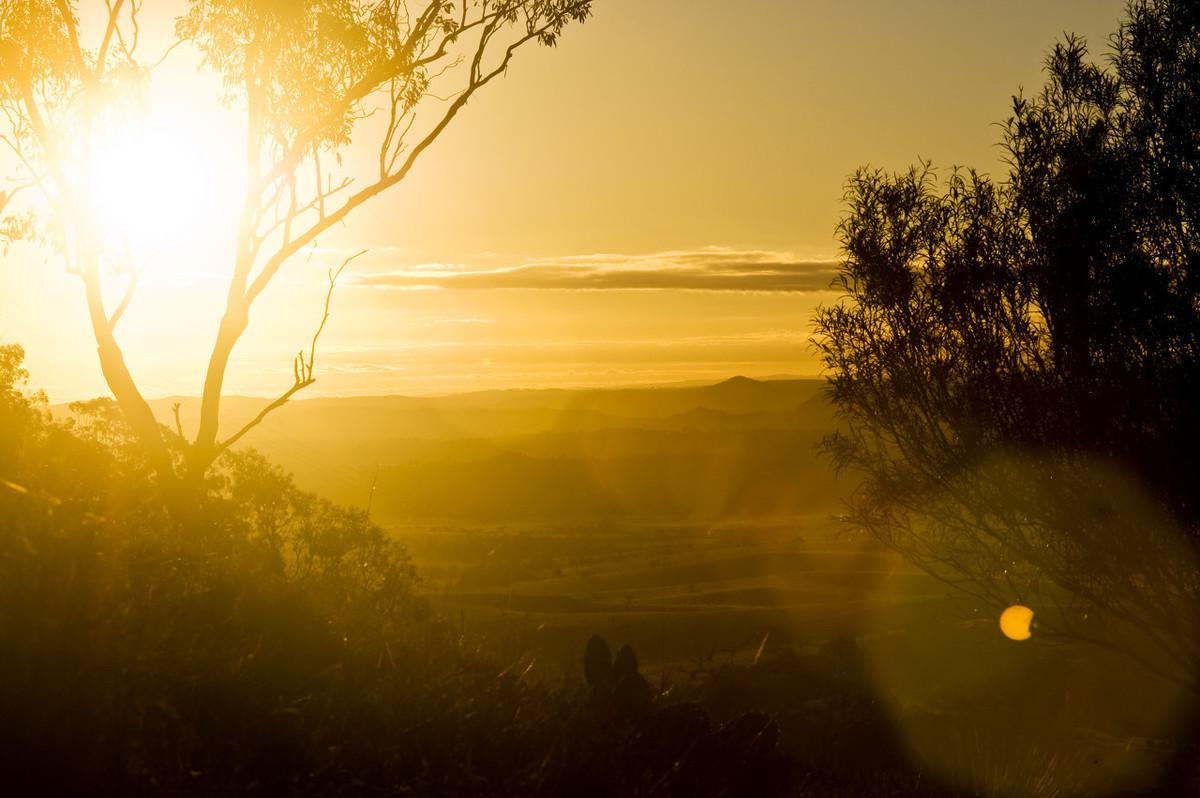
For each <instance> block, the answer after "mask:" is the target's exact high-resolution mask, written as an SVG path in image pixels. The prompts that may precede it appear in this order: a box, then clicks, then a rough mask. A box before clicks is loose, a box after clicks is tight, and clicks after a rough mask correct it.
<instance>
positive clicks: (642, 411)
mask: <svg viewBox="0 0 1200 798" xmlns="http://www.w3.org/2000/svg"><path fill="white" fill-rule="evenodd" d="M823 386H824V383H823V382H822V381H820V380H813V379H781V380H753V379H749V378H746V377H734V378H732V379H729V380H726V381H724V382H720V383H717V384H715V385H706V386H696V387H652V388H621V389H611V390H600V389H591V390H558V389H553V390H507V391H484V392H478V393H467V394H455V395H450V396H441V397H407V396H372V397H345V398H317V399H298V400H295V401H293V402H291V403H289V404H288V405H286V406H285V407H283V408H282V409H280V410H279V411H277V412H276V413H274V414H272V415H271V416H270V417H268V419H267V420H266V421H265V422H264V423H263V424H262V425H261V426H260V427H258V428H257V429H256V430H255V431H254V432H252V433H251V434H250V435H249V436H247V438H246V439H245V441H246V445H248V446H253V447H254V448H256V449H258V450H259V451H261V452H263V453H264V454H265V455H267V456H268V457H270V458H271V459H272V460H273V461H275V462H276V463H278V464H279V465H281V466H282V467H284V468H285V469H287V470H289V471H291V472H292V473H293V474H294V475H295V477H296V480H297V482H298V483H299V484H301V485H302V486H304V487H306V488H309V489H312V490H315V491H317V492H318V493H321V494H323V495H325V496H328V497H329V498H331V499H334V500H337V501H341V502H347V503H352V504H357V505H365V504H366V503H367V501H368V497H369V496H370V494H371V488H372V484H374V485H375V494H374V498H373V500H372V512H373V514H374V516H375V517H376V519H377V520H379V521H381V522H383V523H388V524H396V523H406V522H428V521H433V520H447V521H460V522H461V521H471V522H478V523H514V522H533V523H537V522H554V523H557V522H564V521H572V520H584V519H586V520H590V521H595V520H611V521H621V520H634V519H636V520H662V521H695V522H709V521H716V520H720V519H727V518H745V517H766V516H770V517H776V516H781V515H798V514H808V513H811V512H814V511H821V510H832V509H835V508H836V507H837V505H838V502H839V499H840V497H841V496H843V495H844V494H845V493H846V492H847V490H848V488H849V486H848V485H845V484H842V483H841V482H840V481H837V480H835V479H834V476H833V474H832V473H831V470H830V467H829V463H828V462H827V461H825V460H824V458H820V457H818V456H817V453H816V446H817V444H818V443H819V442H820V440H821V438H822V437H823V436H824V435H826V434H828V433H829V432H831V431H832V430H833V429H834V427H835V416H834V413H833V409H832V407H831V406H830V404H829V402H828V401H827V399H826V397H825V395H824V392H823ZM175 401H178V402H180V403H181V408H180V417H181V419H182V422H183V424H184V427H185V430H194V428H195V424H196V420H197V408H198V401H197V400H196V399H188V398H180V399H170V398H168V399H161V400H156V401H154V402H152V405H153V407H154V410H155V412H156V414H157V415H158V417H159V418H160V419H161V420H162V421H163V423H171V424H173V423H174V422H173V416H172V410H171V408H172V405H173V404H174V402H175ZM263 404H264V400H262V399H251V398H246V397H229V398H227V399H225V400H224V403H223V418H222V424H223V429H224V430H226V431H227V432H228V431H231V430H233V429H236V428H237V427H238V426H239V425H240V424H242V423H245V421H246V420H248V419H250V418H252V417H253V416H254V414H255V413H257V412H258V410H259V409H260V408H261V407H262V405H263Z"/></svg>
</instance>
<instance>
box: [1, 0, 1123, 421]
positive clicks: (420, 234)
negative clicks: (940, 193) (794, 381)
mask: <svg viewBox="0 0 1200 798" xmlns="http://www.w3.org/2000/svg"><path fill="white" fill-rule="evenodd" d="M148 5H153V6H154V8H153V9H152V11H153V12H154V13H155V14H161V15H163V16H161V17H160V18H158V19H157V20H151V21H150V22H149V23H148V24H147V29H148V30H149V31H150V32H151V33H152V32H153V31H154V30H156V29H158V30H164V29H166V26H167V25H168V24H169V17H170V15H171V11H172V6H173V5H175V4H172V3H168V2H165V1H164V2H157V1H156V3H154V4H148ZM1122 6H1123V2H1122V0H1055V1H1054V2H1046V1H1045V0H1042V1H1041V2H1037V1H1035V0H1012V1H1011V2H1005V3H987V2H971V1H968V0H906V1H905V2H893V1H892V0H836V1H834V0H737V2H732V1H731V0H721V1H720V2H718V0H596V5H595V14H594V17H593V19H592V20H591V21H589V22H588V23H587V24H586V25H584V26H582V27H574V28H570V29H568V30H567V32H566V34H565V36H564V37H563V40H562V41H561V42H560V45H559V46H558V47H557V48H555V49H553V50H545V49H540V50H536V51H523V52H522V53H520V54H519V56H518V58H517V59H516V61H515V62H514V65H513V66H512V67H511V68H510V70H509V73H508V75H507V77H506V78H505V79H504V80H502V81H500V82H498V83H496V84H493V85H491V86H489V87H487V89H486V90H485V91H484V92H483V93H481V94H480V95H479V96H478V97H476V98H475V99H473V100H472V102H471V103H470V105H469V106H468V107H467V109H466V110H465V111H464V112H463V113H462V114H461V115H460V116H459V117H458V119H457V120H456V121H455V123H454V125H453V126H452V127H451V128H450V129H449V130H448V131H447V133H446V134H445V135H444V136H443V137H442V138H441V139H440V140H439V141H438V142H437V143H436V144H435V145H434V147H433V149H432V150H431V151H430V152H429V153H428V154H427V156H426V158H425V160H424V161H422V162H421V163H420V164H419V165H418V166H417V168H416V169H415V170H414V172H413V173H412V175H411V176H410V178H409V179H408V180H407V181H406V182H405V183H404V184H403V185H401V186H400V187H398V188H396V189H393V190H392V191H391V192H389V193H387V194H385V195H384V196H383V197H382V198H380V199H377V200H375V201H374V204H373V205H369V206H368V207H366V208H364V209H362V210H361V211H360V212H359V213H358V215H357V216H354V217H352V220H351V221H350V222H349V223H348V224H347V225H346V226H345V227H344V228H343V229H341V230H339V231H338V232H337V234H336V235H335V236H330V237H328V238H326V239H322V240H321V241H320V242H319V243H320V249H319V250H317V251H316V252H315V253H313V255H312V256H311V257H308V256H304V257H298V258H296V259H294V260H293V261H292V262H291V263H290V264H289V265H288V266H287V267H286V269H285V271H284V273H283V274H282V275H281V278H280V279H279V280H278V281H277V282H276V283H275V284H274V285H272V287H271V289H270V291H269V292H268V294H267V295H266V296H265V297H264V300H263V301H262V302H261V304H260V305H259V306H257V307H256V309H255V312H254V316H253V319H252V324H251V330H250V332H249V333H248V334H247V336H246V337H245V338H244V339H243V341H242V342H241V344H240V345H239V348H238V350H237V352H236V353H235V358H234V362H233V364H232V366H231V370H230V374H229V379H228V382H227V384H228V386H229V392H231V393H243V394H273V393H277V392H278V391H279V390H281V389H282V388H285V387H287V385H289V384H290V382H291V356H292V353H294V352H295V351H296V349H298V348H299V347H300V346H301V345H302V344H304V342H305V340H306V339H307V338H308V337H310V336H311V333H312V329H313V327H314V326H315V323H316V321H318V320H319V316H320V300H321V298H322V296H323V290H324V286H323V282H322V281H323V279H324V271H325V269H326V268H327V267H328V266H329V265H330V264H331V263H336V262H337V261H338V260H340V258H341V257H343V256H344V255H345V254H347V253H349V252H351V251H355V250H357V249H360V248H367V249H368V250H369V252H368V254H367V255H365V256H364V257H362V258H360V259H359V260H356V261H355V262H354V264H353V266H352V269H351V272H350V273H348V274H347V276H346V278H345V279H344V281H343V283H342V284H341V286H340V287H339V289H338V292H337V294H336V295H335V299H334V310H333V314H334V315H333V317H332V320H331V322H330V325H329V327H328V328H327V331H326V334H325V337H324V338H323V344H322V346H321V348H320V351H319V354H318V366H317V376H318V382H317V384H316V385H315V386H313V388H312V389H311V393H313V394H322V393H323V394H383V393H433V392H448V391H459V390H474V389H479V388H494V387H527V386H533V387H543V386H568V385H617V384H622V385H623V384H633V383H646V382H671V381H685V380H688V381H690V380H714V381H715V380H719V379H723V378H725V377H728V376H732V375H734V374H746V375H750V376H769V375H777V374H800V375H811V374H815V373H816V364H815V362H814V360H813V357H812V353H811V352H810V350H809V348H808V344H807V338H808V330H809V318H810V315H811V313H812V310H813V308H814V307H815V306H816V305H817V304H819V303H820V302H822V301H828V300H829V299H830V297H831V295H830V294H828V293H827V292H826V291H824V290H823V289H824V288H825V287H826V286H828V284H829V281H830V279H831V276H832V271H831V270H832V269H833V268H834V263H833V259H834V258H835V257H836V255H837V248H836V242H835V239H834V227H835V225H836V223H837V220H838V218H839V216H840V214H841V204H840V196H841V192H842V186H843V184H844V182H845V180H846V178H847V176H848V175H849V174H850V173H851V172H853V171H854V169H855V168H857V167H858V166H860V165H865V164H871V165H875V166H880V167H884V168H887V169H902V168H904V167H906V166H907V165H908V164H910V163H912V162H914V161H915V160H917V159H918V158H922V157H923V158H930V159H932V160H933V161H934V162H935V164H938V165H940V166H942V167H943V168H944V169H946V168H948V167H949V166H951V165H952V164H963V165H973V166H976V167H978V168H980V169H981V170H983V171H992V172H995V171H998V169H999V157H1000V154H1001V153H1000V151H999V149H998V148H997V146H996V142H997V141H998V139H999V130H998V129H997V128H996V127H995V125H994V123H995V122H997V121H998V120H1000V119H1002V118H1003V117H1004V116H1006V115H1007V112H1008V107H1009V102H1010V97H1011V95H1012V94H1013V93H1014V92H1015V91H1016V90H1017V89H1018V87H1020V86H1022V85H1024V86H1026V87H1029V88H1030V89H1034V88H1036V87H1038V86H1039V85H1040V83H1041V77H1040V69H1041V63H1042V59H1043V57H1044V54H1045V52H1046V50H1047V49H1048V48H1049V47H1050V46H1051V44H1052V43H1053V42H1054V40H1055V38H1056V37H1058V36H1059V35H1060V34H1061V33H1062V32H1063V31H1074V32H1077V33H1079V34H1082V35H1084V36H1086V37H1087V38H1088V39H1089V41H1090V42H1091V43H1092V45H1093V50H1094V51H1099V50H1101V49H1102V45H1103V42H1104V40H1105V38H1106V37H1107V35H1108V33H1109V32H1111V31H1112V30H1113V29H1114V28H1115V27H1116V22H1117V20H1118V18H1119V16H1120V13H1121V9H1122ZM196 60H197V59H196V56H195V53H194V52H189V51H186V50H179V51H176V53H175V54H174V55H173V56H172V58H171V60H170V61H169V62H168V64H167V67H166V68H165V69H164V70H163V71H162V72H161V73H160V74H159V76H158V78H157V81H158V82H157V83H156V85H155V89H154V91H155V92H156V94H155V95H154V96H156V97H161V98H165V99H164V100H163V102H164V104H165V105H166V106H167V107H168V110H167V111H165V112H164V113H167V114H174V115H175V117H176V119H177V120H178V119H179V118H186V117H187V115H188V114H208V115H209V116H207V117H205V119H206V120H207V121H205V122H204V123H203V124H198V125H190V126H191V127H193V128H195V129H201V128H203V130H204V131H205V132H204V135H198V136H194V137H191V138H189V137H186V136H184V137H182V138H180V137H176V140H177V144H178V147H179V148H180V149H182V150H184V151H186V153H187V157H186V158H184V159H181V160H182V161H183V162H184V163H185V166H181V167H179V168H180V169H181V170H186V169H191V170H192V171H193V172H195V173H197V174H200V175H201V176H203V175H210V174H221V175H225V176H226V177H228V178H230V179H231V180H233V182H235V183H236V180H235V179H234V178H233V177H232V176H233V175H234V173H235V170H234V167H233V166H232V165H231V163H232V161H233V160H235V155H236V152H237V143H236V140H235V139H236V117H233V116H231V115H229V114H225V113H222V112H218V111H215V110H211V111H210V110H207V109H208V108H209V105H208V103H209V102H211V107H212V108H214V109H215V108H216V94H215V85H214V84H213V83H212V81H211V80H208V79H205V78H201V77H198V76H197V74H196V68H195V67H196ZM198 109H199V110H198ZM214 120H215V121H214ZM367 146H368V147H369V145H367ZM231 153H232V154H231ZM145 170H146V171H148V172H151V173H155V172H161V171H163V170H161V169H159V167H158V166H157V165H155V164H154V162H153V158H152V157H151V156H149V155H147V156H146V164H145ZM226 182H229V181H228V180H227V181H226ZM209 202H210V204H214V203H215V206H214V208H213V209H211V210H213V213H214V218H216V217H219V216H220V215H221V212H222V208H223V205H222V198H221V196H220V195H219V194H218V195H214V197H212V198H209ZM130 207H131V208H133V209H135V210H137V212H139V213H153V212H154V211H155V209H156V205H155V204H151V205H149V206H148V207H147V206H146V205H145V204H144V203H143V204H139V203H137V202H132V201H131V204H130ZM186 227H187V225H179V226H176V225H174V224H170V223H169V222H164V223H163V224H162V225H161V228H162V230H164V231H167V232H169V235H166V234H164V236H163V238H164V240H159V241H156V242H154V244H153V248H154V252H153V255H152V257H149V258H148V263H147V265H146V267H145V269H144V273H143V280H142V286H141V288H140V289H139V294H138V296H137V298H136V299H135V301H134V304H133V305H132V306H131V309H130V311H129V313H128V316H127V317H126V319H125V321H123V322H122V326H121V328H120V330H119V334H120V338H121V341H122V343H123V344H124V346H125V348H126V356H127V360H128V361H129V362H130V365H131V367H132V369H133V372H134V374H135V376H136V377H137V378H138V380H139V382H140V383H141V384H142V386H143V388H144V391H145V393H147V394H148V395H150V396H161V395H168V394H196V393H198V391H199V387H200V383H201V380H202V377H203V366H204V364H205V361H206V354H207V348H208V346H209V345H210V344H211V341H212V338H213V336H214V334H215V329H216V320H217V318H218V314H219V312H220V307H221V298H222V296H223V292H224V286H223V278H225V277H226V275H227V270H228V264H229V260H230V258H229V257H227V256H226V254H225V252H224V251H223V250H222V249H221V244H222V243H223V239H222V238H221V236H220V234H219V232H220V231H219V228H213V229H211V230H210V229H202V230H188V229H186ZM228 250H230V251H231V250H232V244H230V245H229V247H228ZM151 261H152V262H151ZM164 264H168V265H164ZM0 269H2V270H3V274H2V277H0V279H2V280H3V283H2V284H3V285H4V286H5V287H6V289H7V291H6V301H5V302H4V303H3V307H0V339H2V340H5V341H17V342H20V343H22V344H23V345H24V346H25V347H26V349H27V352H28V362H29V365H30V369H31V372H32V374H33V378H34V382H35V384H37V385H39V386H43V387H45V388H46V389H47V390H48V392H49V393H50V395H51V399H52V400H54V401H67V400H71V399H75V398H80V397H84V396H92V395H98V394H102V393H104V392H105V390H104V385H103V380H102V378H101V376H100V370H99V366H98V364H97V363H96V359H95V353H94V344H93V343H92V342H91V339H90V332H89V331H88V328H87V324H86V318H85V313H84V303H83V296H82V288H81V286H80V285H79V284H78V281H77V280H76V279H74V278H72V277H69V276H68V275H66V274H65V273H64V271H63V267H62V265H61V262H60V261H59V260H56V259H55V258H54V257H53V256H51V255H48V254H46V253H44V252H42V251H40V250H36V249H34V248H33V247H31V246H29V245H18V246H16V247H14V248H13V249H12V250H11V251H10V252H9V254H8V255H7V257H5V258H4V259H3V261H2V263H0Z"/></svg>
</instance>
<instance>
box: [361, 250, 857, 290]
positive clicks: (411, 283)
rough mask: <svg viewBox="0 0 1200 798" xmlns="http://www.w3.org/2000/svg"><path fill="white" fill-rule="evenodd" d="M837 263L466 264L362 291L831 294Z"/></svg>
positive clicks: (664, 256)
mask: <svg viewBox="0 0 1200 798" xmlns="http://www.w3.org/2000/svg"><path fill="white" fill-rule="evenodd" d="M836 273H837V261H833V260H817V259H804V258H798V257H796V256H794V255H792V254H791V253H787V252H772V251H768V250H737V249H729V248H724V247H708V248H704V249H698V250H682V251H671V252H660V253H654V254H650V255H619V254H594V255H574V256H568V257H561V258H539V259H532V260H526V261H523V262H522V263H519V264H517V265H513V266H504V267H500V268H482V269H472V268H468V267H465V266H463V265H461V264H421V265H419V266H412V267H408V268H403V269H396V270H392V271H387V272H381V273H375V274H364V275H359V276H358V277H357V278H356V280H355V282H356V284H358V285H361V286H372V287H383V288H401V289H410V290H411V289H414V288H438V289H449V290H494V289H526V290H529V289H532V290H585V291H587V290H591V291H638V290H683V291H754V292H813V291H826V290H829V288H830V284H831V282H832V281H833V278H834V276H835V275H836Z"/></svg>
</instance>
